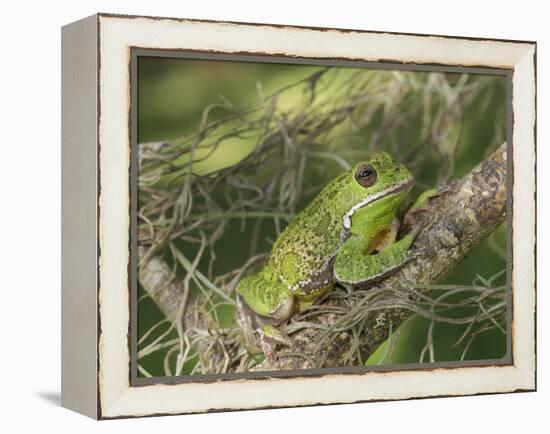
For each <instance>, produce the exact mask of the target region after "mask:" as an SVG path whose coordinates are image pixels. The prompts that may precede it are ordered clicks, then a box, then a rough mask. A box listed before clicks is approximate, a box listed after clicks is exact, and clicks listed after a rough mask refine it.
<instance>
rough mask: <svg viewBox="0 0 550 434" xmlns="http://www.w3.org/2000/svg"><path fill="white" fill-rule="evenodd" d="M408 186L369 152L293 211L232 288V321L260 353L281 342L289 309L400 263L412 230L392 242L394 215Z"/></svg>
mask: <svg viewBox="0 0 550 434" xmlns="http://www.w3.org/2000/svg"><path fill="white" fill-rule="evenodd" d="M412 184H413V176H412V174H411V172H410V171H409V170H408V169H407V168H406V167H405V166H404V165H402V164H400V163H397V162H396V161H394V160H393V158H392V157H391V156H390V155H389V154H387V153H386V152H377V153H375V154H374V155H372V157H371V158H370V159H369V160H368V161H364V162H361V163H358V164H356V165H355V166H354V167H353V168H352V169H351V170H349V171H346V172H344V173H342V174H340V175H339V176H338V177H336V178H335V179H334V180H333V181H332V182H330V183H329V184H328V185H327V186H326V187H325V188H323V190H322V191H321V192H320V193H319V194H318V195H317V197H316V198H315V199H314V200H313V201H312V202H311V203H310V204H309V205H308V206H307V207H306V208H305V209H304V210H303V211H302V212H300V213H299V214H298V215H296V216H295V218H294V219H293V220H292V221H291V222H290V223H289V225H288V226H287V227H286V229H285V230H284V231H283V232H282V233H281V235H280V236H279V237H278V238H277V240H276V241H275V243H274V244H273V247H272V251H271V254H270V256H269V258H268V260H267V262H266V264H265V266H264V267H263V268H262V269H261V270H260V271H259V272H258V273H257V274H254V275H251V276H248V277H246V278H244V279H242V280H241V281H240V282H239V284H238V286H237V299H238V308H239V312H240V319H239V321H240V322H241V325H243V324H244V323H247V324H246V327H248V329H250V328H252V329H253V330H254V331H255V332H257V333H259V334H260V336H261V338H262V340H263V344H262V349H263V350H264V352H266V353H267V351H270V350H272V349H273V344H274V343H275V345H276V343H277V342H279V343H284V342H285V337H286V335H285V334H284V332H281V330H280V327H279V326H280V325H281V324H283V323H284V322H285V321H286V320H288V318H289V317H290V316H291V315H292V314H293V312H295V311H296V310H300V309H303V308H304V307H306V306H309V305H311V304H312V303H314V302H315V301H316V300H317V299H318V298H319V297H320V296H321V295H322V294H324V293H326V292H327V291H330V290H331V289H332V288H333V287H334V285H335V284H336V283H340V284H341V285H343V286H344V287H347V288H349V289H352V288H354V287H356V286H358V285H364V284H366V283H368V282H371V281H374V280H376V279H379V278H381V277H383V276H384V275H386V274H388V273H390V272H392V271H393V270H395V269H397V268H399V267H401V266H402V265H403V264H404V263H405V262H406V261H407V259H408V255H407V250H408V249H409V247H410V246H411V244H412V242H413V241H414V237H415V234H414V233H411V234H407V235H405V236H404V237H403V238H401V239H399V240H396V236H397V231H398V228H399V220H398V219H397V218H396V214H397V212H398V208H399V206H400V204H401V202H402V201H403V199H404V198H405V196H406V195H407V194H408V192H409V191H410V189H411V187H412ZM243 312H245V313H246V315H245V316H243ZM243 318H245V319H243ZM268 342H271V344H268Z"/></svg>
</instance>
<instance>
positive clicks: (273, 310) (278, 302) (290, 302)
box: [237, 273, 295, 323]
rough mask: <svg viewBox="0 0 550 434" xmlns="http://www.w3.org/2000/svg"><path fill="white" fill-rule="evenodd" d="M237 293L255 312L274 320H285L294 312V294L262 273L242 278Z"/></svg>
mask: <svg viewBox="0 0 550 434" xmlns="http://www.w3.org/2000/svg"><path fill="white" fill-rule="evenodd" d="M237 293H238V294H239V295H240V297H241V298H242V299H243V300H244V302H245V303H246V304H247V306H248V307H249V308H250V309H251V310H253V311H254V312H255V313H256V314H258V315H260V316H262V317H265V318H267V319H272V320H275V322H278V323H280V322H283V321H286V320H287V319H288V318H289V317H290V315H292V313H293V312H294V308H295V305H294V296H293V295H292V294H291V293H290V291H289V290H288V288H287V287H286V285H284V284H283V283H282V282H280V281H277V280H274V279H266V278H265V277H264V275H263V274H262V273H259V274H255V275H253V276H249V277H246V278H244V279H243V280H242V281H241V282H240V283H239V286H238V287H237Z"/></svg>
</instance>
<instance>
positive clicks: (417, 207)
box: [409, 188, 441, 213]
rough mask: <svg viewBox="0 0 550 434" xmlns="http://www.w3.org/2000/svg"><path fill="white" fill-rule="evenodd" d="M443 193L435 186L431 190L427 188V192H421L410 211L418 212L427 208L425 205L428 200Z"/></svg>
mask: <svg viewBox="0 0 550 434" xmlns="http://www.w3.org/2000/svg"><path fill="white" fill-rule="evenodd" d="M439 195H441V192H440V191H439V190H437V189H435V188H431V189H429V190H426V191H425V192H423V193H421V194H420V195H419V196H418V198H417V199H416V202H415V203H414V204H413V205H412V206H411V207H410V208H409V212H413V213H414V212H418V211H423V210H425V207H424V205H426V202H427V201H428V200H429V199H430V198H432V197H436V196H439Z"/></svg>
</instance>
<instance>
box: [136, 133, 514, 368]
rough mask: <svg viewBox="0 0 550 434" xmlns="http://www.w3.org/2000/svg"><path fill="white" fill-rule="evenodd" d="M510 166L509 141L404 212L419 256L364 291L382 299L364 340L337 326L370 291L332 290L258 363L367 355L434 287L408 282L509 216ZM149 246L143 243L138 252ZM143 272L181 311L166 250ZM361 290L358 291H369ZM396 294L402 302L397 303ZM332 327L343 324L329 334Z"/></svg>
mask: <svg viewBox="0 0 550 434" xmlns="http://www.w3.org/2000/svg"><path fill="white" fill-rule="evenodd" d="M506 168H507V163H506V143H504V144H503V145H501V146H500V147H499V148H498V149H497V150H496V151H495V152H494V153H493V154H492V155H491V156H490V157H488V158H487V159H485V160H484V161H483V162H482V163H480V164H479V165H478V166H477V167H475V168H474V169H473V170H472V171H471V172H470V173H469V174H467V175H466V176H464V177H463V178H461V179H459V180H457V181H454V182H451V183H448V184H445V185H440V186H438V188H437V190H438V192H439V195H437V196H434V197H432V198H430V199H429V200H428V201H427V202H426V204H425V206H424V207H423V208H422V210H420V211H418V210H417V211H412V210H411V211H409V212H408V213H407V214H406V215H405V216H404V218H403V225H402V229H401V230H402V231H403V232H405V231H409V230H411V228H413V227H414V228H417V227H421V228H422V229H421V231H420V232H419V234H418V236H417V238H416V240H415V242H414V244H413V246H412V247H411V253H412V254H413V255H414V259H412V260H411V261H409V262H408V263H407V264H406V265H405V266H404V267H402V268H401V269H399V270H398V271H397V272H396V273H394V274H393V275H391V276H389V277H387V278H385V279H383V280H381V281H380V282H378V283H377V284H376V285H375V286H371V287H369V288H368V291H367V292H366V293H367V294H375V295H376V297H375V298H372V300H375V299H376V300H375V301H376V303H378V305H380V306H381V307H380V309H379V310H377V311H376V315H369V316H367V317H366V320H365V324H364V327H363V328H362V330H363V331H362V333H361V336H360V340H359V348H356V346H357V344H356V342H357V340H354V336H353V335H352V333H351V332H350V331H349V330H343V331H338V325H339V323H340V322H341V320H342V315H343V314H342V312H344V314H345V312H348V313H350V312H351V313H354V312H359V311H360V309H361V306H362V303H364V299H363V300H362V299H361V298H360V297H353V298H349V297H348V298H338V297H331V296H330V295H329V296H328V297H327V298H325V299H324V300H322V301H321V306H317V307H321V308H322V309H319V310H318V313H316V314H314V315H312V316H310V317H309V318H310V319H309V321H308V322H304V324H305V325H304V326H303V327H301V328H298V331H296V332H294V333H292V335H291V345H290V348H284V347H282V348H281V349H280V350H279V351H278V352H276V353H275V355H274V357H273V358H271V359H269V360H267V359H266V360H265V361H264V362H263V363H261V364H260V365H257V366H256V367H255V368H254V370H258V371H269V370H285V369H304V368H312V367H317V368H318V367H337V366H343V365H345V364H346V360H347V358H348V357H349V354H350V352H351V351H352V350H353V351H358V352H359V353H360V354H361V359H362V360H367V358H368V357H369V356H370V355H371V354H372V353H373V352H374V351H375V350H376V348H378V347H379V346H380V345H381V344H382V343H383V342H384V341H385V340H386V339H387V338H388V336H389V335H390V332H391V330H395V329H396V328H397V327H398V326H399V324H401V323H402V322H403V321H404V320H405V319H406V318H407V317H408V316H409V315H411V309H410V308H408V307H407V305H409V304H411V303H414V301H415V299H416V298H418V297H420V296H422V294H427V293H429V290H428V289H424V290H420V291H417V292H414V293H413V292H411V291H407V290H406V289H407V288H410V287H411V285H414V286H415V287H418V285H429V284H436V283H438V282H441V281H442V280H443V279H444V278H445V277H446V276H447V275H448V274H449V273H450V272H451V271H452V270H453V269H454V268H455V267H456V265H457V264H458V263H459V262H460V260H461V259H462V258H463V257H464V256H465V255H467V254H468V252H470V250H471V249H472V248H474V247H475V246H476V245H477V244H479V242H481V241H482V240H483V239H484V238H485V237H486V236H487V235H489V234H490V233H491V232H492V231H493V230H494V229H495V228H496V227H497V226H498V225H500V224H501V223H502V222H504V220H505V212H506ZM143 254H144V251H143V250H142V249H141V248H140V256H142V255H143ZM139 278H140V282H141V284H142V286H143V287H144V289H145V290H146V291H147V292H148V293H149V295H151V297H152V298H153V300H155V302H156V303H157V304H158V305H159V307H160V309H161V310H162V311H163V312H164V314H165V315H166V316H167V317H168V318H171V319H172V320H173V319H174V318H176V317H177V316H176V314H177V310H178V309H179V308H180V300H181V297H182V294H183V293H184V290H183V285H182V283H181V282H178V281H177V280H176V279H174V278H173V276H172V272H171V270H170V269H169V267H168V266H167V265H166V264H165V263H164V261H163V260H162V258H160V257H158V256H153V257H152V259H150V260H149V261H147V263H146V264H144V266H143V267H142V268H141V269H140V276H139ZM363 289H364V288H363ZM361 290H362V289H361V288H360V289H359V292H358V293H359V294H361V293H363V292H364V291H363V292H361ZM396 294H397V296H398V297H397V299H396ZM415 294H416V295H415ZM369 300H370V299H369ZM390 300H391V303H388V304H387V305H384V301H390ZM396 300H399V302H398V303H395V301H396ZM370 302H371V301H369V303H370ZM189 321H191V318H189V316H188V315H186V316H185V318H184V322H185V323H187V322H189ZM195 321H196V319H195ZM295 325H296V324H295ZM327 329H333V330H334V329H336V330H337V331H336V332H335V333H332V335H331V336H327Z"/></svg>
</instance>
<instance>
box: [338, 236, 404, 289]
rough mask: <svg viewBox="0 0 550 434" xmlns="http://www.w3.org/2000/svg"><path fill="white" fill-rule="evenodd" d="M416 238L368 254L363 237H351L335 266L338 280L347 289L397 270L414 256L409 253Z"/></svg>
mask: <svg viewBox="0 0 550 434" xmlns="http://www.w3.org/2000/svg"><path fill="white" fill-rule="evenodd" d="M413 241H414V235H410V234H409V235H406V236H405V237H403V238H402V239H400V240H399V241H397V242H394V243H391V244H389V245H387V246H384V249H383V250H381V251H380V252H378V253H376V254H365V247H364V246H365V243H364V240H363V239H362V238H361V237H357V236H355V237H351V238H349V239H348V240H347V241H346V242H345V243H344V244H343V245H342V247H341V248H340V251H339V252H338V255H337V256H336V261H335V263H334V277H335V278H336V280H337V281H338V282H340V283H341V284H343V285H344V286H346V287H355V286H357V285H360V284H365V283H369V282H372V281H375V280H377V279H380V278H381V277H383V276H385V275H387V274H389V273H391V272H392V271H395V270H397V269H398V268H400V267H401V266H403V264H404V263H405V262H407V260H408V259H409V258H410V256H409V255H408V254H407V250H408V249H409V247H410V246H411V244H412V243H413Z"/></svg>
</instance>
